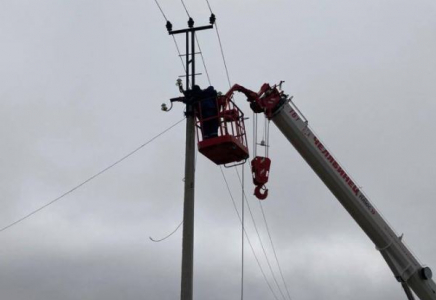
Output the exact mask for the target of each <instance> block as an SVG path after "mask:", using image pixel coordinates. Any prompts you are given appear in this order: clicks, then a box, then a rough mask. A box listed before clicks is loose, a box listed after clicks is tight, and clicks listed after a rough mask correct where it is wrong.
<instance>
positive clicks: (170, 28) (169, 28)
mask: <svg viewBox="0 0 436 300" xmlns="http://www.w3.org/2000/svg"><path fill="white" fill-rule="evenodd" d="M166 27H167V30H168V32H171V30H173V24H171V22H170V21H167V24H166Z"/></svg>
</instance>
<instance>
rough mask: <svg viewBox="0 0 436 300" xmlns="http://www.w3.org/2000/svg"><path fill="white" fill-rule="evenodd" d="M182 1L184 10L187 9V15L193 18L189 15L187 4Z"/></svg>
mask: <svg viewBox="0 0 436 300" xmlns="http://www.w3.org/2000/svg"><path fill="white" fill-rule="evenodd" d="M180 1H182V4H183V8H184V9H185V11H186V14H187V15H188V17H191V16H190V15H189V12H188V9H187V8H186V5H185V2H183V0H180Z"/></svg>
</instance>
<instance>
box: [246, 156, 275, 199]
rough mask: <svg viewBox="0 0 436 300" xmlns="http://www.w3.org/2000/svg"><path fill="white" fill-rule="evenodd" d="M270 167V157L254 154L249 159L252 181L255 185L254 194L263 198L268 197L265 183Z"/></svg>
mask: <svg viewBox="0 0 436 300" xmlns="http://www.w3.org/2000/svg"><path fill="white" fill-rule="evenodd" d="M270 168H271V159H269V158H268V157H263V156H256V157H255V158H253V160H252V161H251V173H252V175H253V183H254V185H255V186H256V187H255V189H254V195H255V196H256V197H257V198H258V199H260V200H264V199H266V197H268V189H267V188H266V187H265V184H266V183H267V182H268V178H269V171H270Z"/></svg>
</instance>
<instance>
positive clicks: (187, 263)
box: [166, 14, 215, 300]
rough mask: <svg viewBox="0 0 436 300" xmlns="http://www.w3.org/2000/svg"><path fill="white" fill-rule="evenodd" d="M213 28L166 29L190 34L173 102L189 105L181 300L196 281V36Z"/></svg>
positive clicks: (190, 24) (190, 292) (190, 25)
mask: <svg viewBox="0 0 436 300" xmlns="http://www.w3.org/2000/svg"><path fill="white" fill-rule="evenodd" d="M209 21H210V25H207V26H201V27H194V20H193V19H192V18H189V21H188V28H186V29H181V30H172V24H171V23H170V22H169V21H167V24H166V27H167V30H168V33H169V34H170V35H175V34H181V33H185V34H186V53H185V59H186V63H185V67H186V75H184V76H180V77H186V87H185V90H184V91H183V88H182V87H181V86H180V89H181V90H182V91H183V93H184V97H180V98H173V99H171V102H175V101H180V102H183V103H185V105H186V148H185V192H184V205H183V242H182V280H181V292H180V299H181V300H192V296H193V277H194V196H195V111H194V109H195V108H194V103H193V101H194V100H195V99H193V97H192V92H191V91H192V87H194V85H195V76H196V75H199V74H196V73H195V55H196V54H197V53H195V32H196V31H200V30H206V29H211V28H213V24H214V23H215V15H214V14H212V15H211V16H210V19H209Z"/></svg>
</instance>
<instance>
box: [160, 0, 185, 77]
mask: <svg viewBox="0 0 436 300" xmlns="http://www.w3.org/2000/svg"><path fill="white" fill-rule="evenodd" d="M154 2H156V5H157V7H158V8H159V10H160V12H161V13H162V16H163V18H164V19H165V21H167V22H168V19H167V16H166V15H165V13H164V11H163V9H162V7H161V6H160V5H159V2H157V0H154ZM172 37H173V41H174V44H175V45H176V49H177V53H178V55H179V58H180V61H181V62H182V66H183V70H184V71H185V72H186V67H185V63H184V62H183V58H182V55H181V54H180V49H179V45H178V44H177V40H176V38H175V37H174V35H172Z"/></svg>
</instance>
